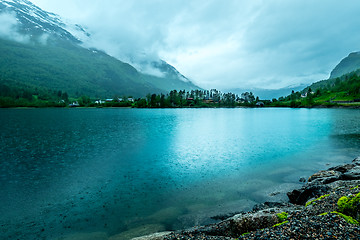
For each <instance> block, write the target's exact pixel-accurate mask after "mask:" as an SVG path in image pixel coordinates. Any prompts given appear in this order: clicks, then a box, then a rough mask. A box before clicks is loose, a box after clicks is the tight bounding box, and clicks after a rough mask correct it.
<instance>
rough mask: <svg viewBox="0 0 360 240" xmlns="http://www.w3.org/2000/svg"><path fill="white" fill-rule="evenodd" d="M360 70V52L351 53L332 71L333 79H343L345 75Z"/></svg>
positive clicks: (331, 76)
mask: <svg viewBox="0 0 360 240" xmlns="http://www.w3.org/2000/svg"><path fill="white" fill-rule="evenodd" d="M359 68H360V52H353V53H350V54H349V56H347V57H346V58H344V59H343V60H341V62H340V63H339V64H338V65H337V66H336V67H335V68H334V70H332V72H331V74H330V79H331V78H337V77H341V76H342V75H344V74H347V73H350V72H353V71H355V70H357V69H359Z"/></svg>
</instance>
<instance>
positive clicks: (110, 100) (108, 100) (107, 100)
mask: <svg viewBox="0 0 360 240" xmlns="http://www.w3.org/2000/svg"><path fill="white" fill-rule="evenodd" d="M112 101H114V99H112V98H108V99H106V100H105V102H112Z"/></svg>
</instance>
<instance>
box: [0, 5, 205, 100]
mask: <svg viewBox="0 0 360 240" xmlns="http://www.w3.org/2000/svg"><path fill="white" fill-rule="evenodd" d="M0 15H2V16H3V17H4V18H5V20H9V21H8V22H10V23H11V24H10V25H9V26H8V29H9V31H12V34H13V35H6V34H7V33H6V32H5V33H4V32H2V33H1V34H2V35H1V34H0V37H1V38H0V56H2V58H1V59H0V63H1V67H0V79H1V82H2V83H7V84H8V85H12V84H15V83H16V82H19V83H24V84H29V85H32V86H36V85H39V86H42V87H47V88H49V89H52V90H62V91H66V92H68V93H69V94H70V95H73V96H75V95H76V94H79V95H89V96H90V97H112V96H114V95H122V96H123V95H131V96H135V97H143V96H145V95H146V94H148V93H167V92H169V91H170V90H173V89H177V90H182V89H183V90H184V89H186V90H191V89H200V88H199V87H198V86H196V85H194V84H193V83H192V82H191V81H189V80H188V79H186V78H183V77H181V76H182V75H181V74H180V73H179V72H178V71H177V70H176V69H175V68H174V67H172V66H170V65H169V64H167V63H166V62H165V61H162V62H161V66H156V65H155V66H153V67H158V68H160V70H159V71H161V72H163V76H153V75H149V74H144V73H141V72H140V71H138V70H137V69H136V68H135V67H134V66H132V65H130V64H128V63H125V62H122V61H120V60H119V59H116V58H115V57H112V56H110V55H108V54H107V53H105V52H103V51H100V50H97V49H92V48H91V49H89V48H86V47H84V46H83V44H82V43H83V41H82V39H86V38H90V37H91V35H90V34H89V33H87V32H86V31H85V30H84V28H83V27H81V26H80V25H77V24H67V23H65V22H64V21H63V20H62V19H61V17H60V16H58V15H56V14H53V13H49V12H46V11H43V10H42V9H40V8H39V7H37V6H36V5H34V4H32V3H31V2H30V1H26V0H2V1H0ZM68 30H69V31H68ZM70 31H72V32H73V33H74V32H75V33H76V34H75V33H74V34H75V35H76V36H75V35H73V33H71V32H70ZM14 34H17V35H16V36H17V37H18V41H17V39H14ZM164 66H166V68H164ZM161 67H162V68H161ZM184 79H186V81H184Z"/></svg>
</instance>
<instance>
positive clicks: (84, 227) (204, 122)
mask: <svg viewBox="0 0 360 240" xmlns="http://www.w3.org/2000/svg"><path fill="white" fill-rule="evenodd" d="M359 119H360V111H359V110H352V109H164V110H163V109H155V110H149V109H1V110H0V128H1V132H0V140H1V141H0V161H1V162H0V164H1V165H0V186H1V188H0V202H1V204H0V227H1V231H0V238H1V239H18V238H19V239H74V238H76V237H79V236H82V237H83V236H98V239H100V236H101V239H106V236H108V237H110V236H114V235H117V239H128V238H131V237H135V236H138V235H142V234H147V233H151V232H155V231H164V230H172V229H179V228H184V227H189V226H193V225H197V224H207V223H211V222H212V221H214V220H212V219H211V218H210V217H212V216H216V215H219V214H225V213H230V212H237V211H242V210H249V209H251V208H252V206H253V205H254V204H256V203H259V202H262V201H279V200H286V195H285V192H286V191H288V190H291V189H292V188H294V187H299V186H301V185H300V183H299V178H300V177H308V176H309V175H310V174H312V173H313V172H315V171H317V170H320V169H325V168H328V167H329V166H332V165H336V164H339V163H345V162H350V161H351V160H352V159H353V158H354V157H356V156H358V155H360V150H359V149H360V148H359V146H360V121H359ZM84 234H90V235H84Z"/></svg>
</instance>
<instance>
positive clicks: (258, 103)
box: [256, 102, 265, 107]
mask: <svg viewBox="0 0 360 240" xmlns="http://www.w3.org/2000/svg"><path fill="white" fill-rule="evenodd" d="M256 106H257V107H264V106H265V104H264V103H263V102H257V103H256Z"/></svg>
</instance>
